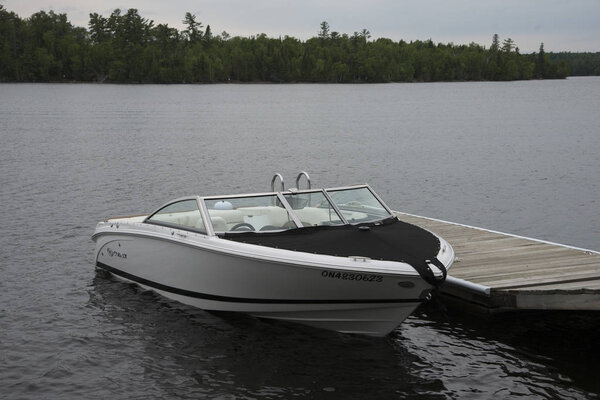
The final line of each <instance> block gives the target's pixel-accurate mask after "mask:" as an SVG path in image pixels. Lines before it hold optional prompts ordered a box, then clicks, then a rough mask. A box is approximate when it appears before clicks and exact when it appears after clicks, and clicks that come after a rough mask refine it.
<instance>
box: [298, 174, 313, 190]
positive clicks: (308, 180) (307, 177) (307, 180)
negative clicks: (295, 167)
mask: <svg viewBox="0 0 600 400" xmlns="http://www.w3.org/2000/svg"><path fill="white" fill-rule="evenodd" d="M302 175H304V176H305V177H306V182H307V183H308V190H310V188H311V186H310V176H308V174H307V173H306V172H305V171H300V173H299V174H298V176H297V177H296V189H298V190H300V178H302Z"/></svg>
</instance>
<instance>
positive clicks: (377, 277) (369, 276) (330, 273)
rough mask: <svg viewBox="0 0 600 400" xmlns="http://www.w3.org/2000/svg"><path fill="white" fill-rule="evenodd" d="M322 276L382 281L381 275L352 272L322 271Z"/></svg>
mask: <svg viewBox="0 0 600 400" xmlns="http://www.w3.org/2000/svg"><path fill="white" fill-rule="evenodd" d="M321 276H322V277H323V278H335V279H343V280H345V281H363V282H383V276H382V275H375V274H355V273H353V272H339V271H322V272H321Z"/></svg>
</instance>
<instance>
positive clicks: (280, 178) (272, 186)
mask: <svg viewBox="0 0 600 400" xmlns="http://www.w3.org/2000/svg"><path fill="white" fill-rule="evenodd" d="M277 178H279V180H280V181H281V191H282V192H283V191H285V189H284V184H283V176H281V174H275V175H273V179H271V192H274V191H275V181H276V180H277Z"/></svg>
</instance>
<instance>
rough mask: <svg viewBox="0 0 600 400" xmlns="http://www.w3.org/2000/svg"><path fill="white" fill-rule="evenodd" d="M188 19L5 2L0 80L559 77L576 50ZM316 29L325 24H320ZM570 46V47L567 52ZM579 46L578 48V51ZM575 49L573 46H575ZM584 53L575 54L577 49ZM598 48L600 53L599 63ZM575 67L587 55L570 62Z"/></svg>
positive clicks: (0, 22)
mask: <svg viewBox="0 0 600 400" xmlns="http://www.w3.org/2000/svg"><path fill="white" fill-rule="evenodd" d="M182 22H183V24H184V27H185V29H183V30H182V31H178V30H177V29H176V28H172V27H169V26H168V25H167V24H155V23H154V21H152V20H148V19H146V18H144V17H142V16H141V15H140V14H139V12H138V10H136V9H129V10H127V11H126V12H122V11H121V10H119V9H116V10H114V11H113V12H112V13H111V14H110V15H109V16H106V17H105V16H102V15H99V14H97V13H92V14H90V18H89V23H88V27H87V29H86V28H83V27H76V26H73V25H72V24H71V23H70V22H69V20H68V18H67V15H66V14H57V13H55V12H53V11H49V12H46V11H39V12H37V13H35V14H33V15H31V16H30V17H29V18H25V19H22V18H20V17H19V16H18V15H17V14H15V13H14V12H10V11H8V10H6V9H5V8H4V6H2V5H0V82H115V83H212V82H332V83H337V82H350V83H359V82H365V83H366V82H369V83H373V82H432V81H482V80H489V81H504V80H521V79H557V78H565V77H566V76H568V75H569V74H570V72H569V66H568V65H569V64H568V62H570V61H572V59H573V57H571V58H569V57H568V56H565V57H554V56H552V57H551V55H550V54H548V53H546V52H545V51H544V45H543V43H542V44H541V45H540V48H539V51H538V52H536V53H533V54H522V53H521V52H520V51H519V48H518V47H517V46H516V44H515V43H514V41H513V40H512V39H510V38H507V39H504V40H502V41H501V39H500V38H499V37H498V35H493V37H492V40H491V44H490V46H489V47H487V48H486V47H485V46H482V45H480V44H476V43H470V44H468V45H464V44H463V45H456V44H453V43H448V44H442V43H437V44H436V43H434V42H433V41H432V40H425V41H420V40H417V41H411V42H405V41H403V40H400V41H397V42H396V41H393V40H390V39H386V38H377V39H374V40H372V39H371V34H370V32H369V31H368V30H367V29H362V30H361V31H358V32H354V33H353V34H351V35H349V34H346V33H339V32H336V31H333V30H331V28H330V26H329V24H328V23H327V22H325V21H324V22H322V23H321V25H320V27H318V33H317V35H316V36H314V37H311V38H310V39H308V40H305V41H301V40H299V39H296V38H294V37H290V36H284V37H278V38H270V37H267V36H266V35H265V34H257V35H253V36H249V37H240V36H235V37H231V36H230V35H229V34H228V33H227V32H225V31H224V32H222V33H220V34H215V33H213V32H212V31H211V28H210V25H208V24H206V25H204V24H203V23H202V22H200V21H199V20H198V18H197V17H196V16H195V15H193V14H191V13H189V12H188V13H186V14H185V16H184V18H183V20H182ZM315 31H317V29H315ZM566 54H567V55H568V54H571V53H566ZM573 54H575V53H573ZM573 54H571V55H573ZM575 55H576V54H575ZM597 61H598V57H597V56H596V58H595V61H594V60H592V62H595V63H596V70H597V65H598V64H597ZM571 65H572V68H573V67H575V66H577V65H579V64H573V63H572V64H571Z"/></svg>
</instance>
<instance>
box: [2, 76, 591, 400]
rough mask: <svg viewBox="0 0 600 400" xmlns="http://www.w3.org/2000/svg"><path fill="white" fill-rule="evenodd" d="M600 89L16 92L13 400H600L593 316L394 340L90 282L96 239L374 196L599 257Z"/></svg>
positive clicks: (433, 325)
mask: <svg viewBox="0 0 600 400" xmlns="http://www.w3.org/2000/svg"><path fill="white" fill-rule="evenodd" d="M598 110H600V78H574V79H567V80H561V81H529V82H501V83H498V82H495V83H489V82H485V83H427V84H420V83H416V84H381V85H312V84H298V85H187V86H186V85H172V86H160V85H93V84H92V85H87V84H17V85H13V84H2V85H0V138H1V140H2V141H1V143H2V145H1V146H0V200H1V204H2V213H1V215H2V224H1V225H0V229H1V230H0V232H1V235H0V398H9V399H17V398H23V399H31V398H36V399H39V398H49V399H50V398H51V399H54V398H60V399H67V398H73V399H83V398H90V399H96V398H97V399H103V398H114V399H136V398H140V399H141V398H144V399H148V398H211V399H212V398H220V399H242V398H243V399H252V398H261V399H263V398H264V399H289V398H319V399H352V398H356V399H363V398H382V399H384V398H386V399H388V398H389V399H392V398H427V399H429V398H440V399H446V398H448V399H466V398H489V397H499V398H508V397H527V398H595V397H598V394H599V393H600V384H599V383H598V381H597V377H598V371H599V370H598V366H597V357H596V356H595V354H598V352H599V351H600V345H599V344H598V343H597V332H598V329H600V322H598V318H597V317H594V316H590V315H586V314H571V313H569V314H551V315H547V314H542V315H540V314H533V315H526V316H523V315H509V316H505V317H497V318H493V319H482V318H477V317H473V316H469V315H464V314H461V313H459V312H458V311H456V310H452V309H449V310H447V311H446V310H444V308H443V307H442V306H439V305H437V304H435V303H432V304H428V305H425V306H423V307H421V308H419V309H418V310H417V311H416V312H415V314H414V315H413V316H411V317H410V318H409V319H408V320H407V321H406V322H405V323H403V324H402V325H401V326H400V327H399V328H398V329H396V330H395V331H394V332H393V333H392V334H391V335H390V336H389V337H387V338H385V339H369V338H362V337H353V336H345V335H340V334H336V333H330V332H321V331H317V330H312V329H309V328H301V327H298V326H295V325H287V324H283V323H270V322H265V321H261V320H256V319H254V318H250V317H245V316H240V315H222V314H211V313H207V312H204V311H201V310H195V309H191V308H188V307H185V306H182V305H180V304H177V303H174V302H171V301H168V300H165V299H163V298H160V297H159V296H156V295H154V294H152V293H148V292H142V291H140V290H138V289H136V288H134V287H131V286H129V285H126V284H123V283H120V282H117V281H113V280H112V279H110V278H109V277H107V276H104V275H103V274H101V273H98V272H96V270H95V268H94V255H93V252H94V244H93V242H92V241H91V240H90V236H91V234H92V232H93V229H94V226H95V223H96V222H97V221H99V220H102V219H105V218H107V217H109V216H115V215H128V214H136V213H140V212H148V211H151V210H153V209H155V208H156V207H158V206H160V205H161V204H163V203H165V202H166V201H168V200H170V199H172V198H175V197H179V196H184V195H189V194H195V193H198V194H203V195H210V194H230V193H238V192H247V191H266V190H269V184H270V179H271V177H272V175H273V174H274V173H275V172H281V173H282V174H283V175H284V177H285V178H286V184H287V186H293V181H294V178H295V176H296V174H297V173H298V171H300V170H306V171H308V172H309V173H310V175H311V178H312V181H313V186H337V185H345V184H352V183H363V182H368V183H369V184H370V185H371V186H372V187H373V188H374V189H375V190H376V191H377V192H378V193H379V194H380V195H381V196H382V197H383V199H384V200H386V202H387V203H388V204H389V205H390V206H391V207H392V208H394V209H397V210H400V211H405V212H409V213H414V214H418V215H425V216H429V217H435V218H440V219H445V220H449V221H455V222H461V223H465V224H469V225H475V226H482V227H485V228H489V229H494V230H499V231H505V232H510V233H515V234H519V235H524V236H531V237H536V238H540V239H545V240H550V241H554V242H560V243H565V244H570V245H574V246H578V247H583V248H590V249H594V250H600V203H599V201H598V199H599V198H600V187H599V185H600V179H599V178H600V113H599V112H598Z"/></svg>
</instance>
